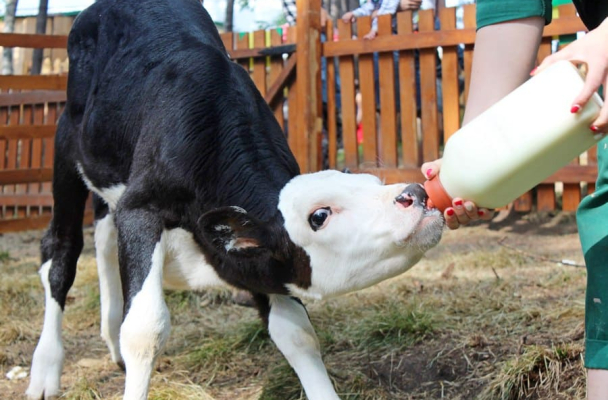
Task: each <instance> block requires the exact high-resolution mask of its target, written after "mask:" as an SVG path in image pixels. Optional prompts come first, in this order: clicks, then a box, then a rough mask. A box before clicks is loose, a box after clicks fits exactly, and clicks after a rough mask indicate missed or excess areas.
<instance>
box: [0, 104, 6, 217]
mask: <svg viewBox="0 0 608 400" xmlns="http://www.w3.org/2000/svg"><path fill="white" fill-rule="evenodd" d="M7 122H8V107H0V126H4V125H6V123H7ZM7 148H8V143H7V141H6V140H5V139H0V171H2V170H4V169H5V168H6V150H7ZM2 193H4V186H3V185H2V184H0V194H2ZM5 215H6V207H0V219H1V218H4V217H5Z"/></svg>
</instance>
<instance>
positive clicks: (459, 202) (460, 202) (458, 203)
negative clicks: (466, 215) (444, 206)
mask: <svg viewBox="0 0 608 400" xmlns="http://www.w3.org/2000/svg"><path fill="white" fill-rule="evenodd" d="M454 205H456V206H461V205H462V200H456V201H455V202H454Z"/></svg>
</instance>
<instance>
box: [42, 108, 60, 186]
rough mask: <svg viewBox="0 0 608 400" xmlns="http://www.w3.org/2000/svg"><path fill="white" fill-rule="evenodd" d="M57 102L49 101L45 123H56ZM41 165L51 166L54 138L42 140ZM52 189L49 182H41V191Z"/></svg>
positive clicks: (50, 167)
mask: <svg viewBox="0 0 608 400" xmlns="http://www.w3.org/2000/svg"><path fill="white" fill-rule="evenodd" d="M58 108H59V106H58V104H56V103H49V104H48V111H47V114H46V121H44V122H45V123H46V124H50V123H54V124H56V123H57V113H58ZM42 147H43V149H42V166H43V167H44V168H49V169H52V168H53V162H54V158H55V138H54V137H52V138H45V139H43V142H42ZM52 190H53V188H52V184H51V182H44V183H42V188H41V192H44V193H46V192H51V191H52Z"/></svg>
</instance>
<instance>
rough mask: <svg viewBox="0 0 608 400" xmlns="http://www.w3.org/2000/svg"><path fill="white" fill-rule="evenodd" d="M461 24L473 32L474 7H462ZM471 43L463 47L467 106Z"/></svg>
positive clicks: (472, 5) (471, 57)
mask: <svg viewBox="0 0 608 400" xmlns="http://www.w3.org/2000/svg"><path fill="white" fill-rule="evenodd" d="M463 12H464V16H463V23H464V27H465V28H466V29H472V30H474V29H475V27H476V25H477V22H476V21H475V5H474V4H467V5H465V6H463ZM473 43H474V41H473V42H470V43H465V46H464V54H463V58H464V104H465V105H466V104H467V98H468V97H469V86H470V84H471V67H472V66H473V48H474V45H473Z"/></svg>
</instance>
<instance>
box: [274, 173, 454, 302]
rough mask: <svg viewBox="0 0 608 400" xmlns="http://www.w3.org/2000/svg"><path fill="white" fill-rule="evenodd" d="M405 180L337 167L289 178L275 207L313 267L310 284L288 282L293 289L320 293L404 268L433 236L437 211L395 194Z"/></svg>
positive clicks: (437, 233) (437, 231)
mask: <svg viewBox="0 0 608 400" xmlns="http://www.w3.org/2000/svg"><path fill="white" fill-rule="evenodd" d="M406 186H407V185H406V184H396V185H383V184H382V182H381V181H380V180H379V179H378V178H377V177H375V176H373V175H367V174H344V173H341V172H338V171H322V172H317V173H314V174H306V175H300V176H298V177H296V178H294V179H292V180H291V181H290V182H289V183H288V184H287V185H286V186H285V187H284V188H283V190H282V191H281V194H280V198H279V210H280V211H281V213H282V215H283V218H284V219H285V228H286V230H287V232H288V233H289V236H290V238H291V240H292V241H293V242H294V243H295V244H296V245H298V246H300V247H302V248H303V249H304V250H305V251H306V253H307V254H308V256H309V257H310V260H311V268H312V285H311V286H310V287H309V288H307V289H302V288H298V287H296V286H294V285H290V287H289V289H290V290H291V291H292V292H293V294H294V295H298V296H304V297H315V298H322V297H327V296H334V295H339V294H343V293H346V292H350V291H354V290H358V289H362V288H364V287H367V286H370V285H373V284H375V283H377V282H380V281H382V280H384V279H387V278H390V277H393V276H395V275H398V274H400V273H402V272H404V271H406V270H407V269H409V268H410V267H412V266H413V265H414V264H415V263H416V262H417V261H418V260H420V258H421V257H422V255H423V254H424V252H425V251H426V250H428V249H430V248H431V247H433V246H434V245H435V244H437V243H438V242H439V239H440V238H441V232H442V230H443V219H442V217H441V213H440V212H439V211H437V210H428V209H426V208H424V207H422V206H418V205H411V206H409V207H405V206H404V205H402V204H400V203H398V202H396V201H395V198H396V197H397V196H399V194H400V193H401V192H402V191H403V190H404V189H405V187H406ZM315 212H316V213H315ZM311 216H312V217H311Z"/></svg>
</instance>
